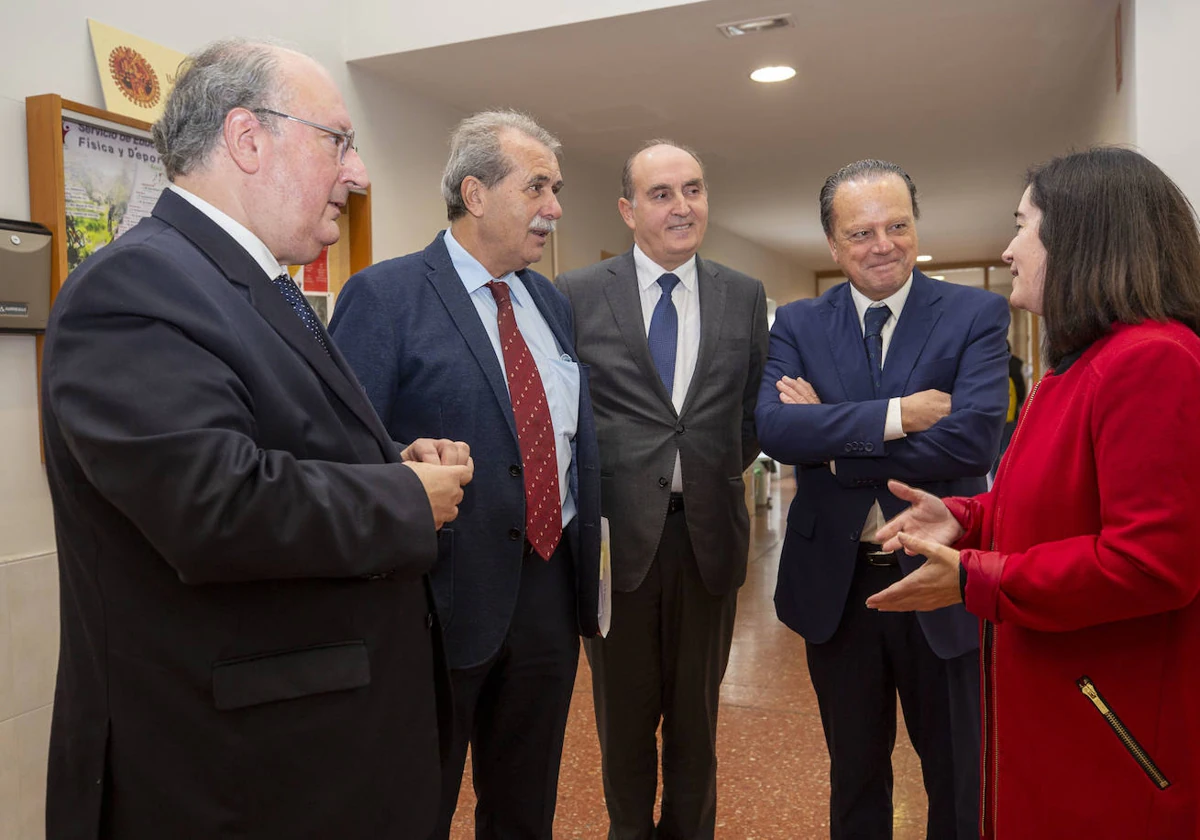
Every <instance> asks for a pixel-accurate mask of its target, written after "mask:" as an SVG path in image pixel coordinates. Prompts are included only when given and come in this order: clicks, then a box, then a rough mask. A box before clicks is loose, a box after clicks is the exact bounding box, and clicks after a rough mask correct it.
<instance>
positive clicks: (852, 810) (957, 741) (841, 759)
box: [758, 160, 1009, 840]
mask: <svg viewBox="0 0 1200 840" xmlns="http://www.w3.org/2000/svg"><path fill="white" fill-rule="evenodd" d="M820 207H821V223H822V226H823V227H824V229H825V236H826V238H827V239H828V242H829V251H830V254H831V255H832V257H833V259H834V261H835V262H836V263H837V264H838V265H839V266H840V267H841V268H842V270H843V271H844V272H845V273H846V276H847V277H848V278H849V281H850V282H848V283H843V284H841V285H838V286H835V287H834V288H832V289H830V290H829V291H828V292H826V293H825V294H824V295H822V296H821V297H819V298H816V299H812V300H800V301H796V302H794V303H790V304H787V305H786V306H782V307H780V309H779V311H778V312H777V313H776V316H775V325H774V327H773V328H772V330H771V352H770V356H769V358H768V360H767V367H766V371H765V373H764V374H763V380H762V388H761V390H760V391H759V395H758V430H759V439H760V440H761V441H762V447H763V451H764V452H766V453H767V454H768V455H770V456H771V457H773V458H775V459H776V460H778V461H782V462H783V463H785V464H795V465H796V466H797V468H798V469H797V479H796V497H795V499H794V500H793V501H792V506H791V510H790V511H789V512H788V524H787V532H786V535H785V537H784V544H783V549H782V553H781V555H780V559H779V580H778V584H777V586H776V589H775V607H776V611H777V613H778V615H779V618H780V620H781V621H783V622H784V623H785V624H786V625H787V626H788V627H790V628H792V629H793V630H795V631H796V632H797V633H799V634H800V635H801V636H803V637H804V639H805V642H806V645H805V650H806V652H807V658H808V668H809V673H810V675H811V677H812V683H813V688H814V689H815V690H816V694H817V701H818V703H819V705H820V709H821V722H822V724H823V726H824V729H825V740H826V743H827V744H828V747H829V757H830V786H831V797H830V831H831V835H832V837H833V838H834V840H850V839H851V838H853V840H863V839H864V838H868V839H869V838H890V837H891V836H892V765H891V754H892V747H893V745H894V744H895V740H896V696H897V694H899V697H900V703H901V706H902V707H903V710H904V722H905V725H906V726H907V728H908V734H909V738H910V739H911V741H912V743H913V746H914V747H915V749H916V751H917V754H918V755H919V756H920V758H921V771H922V774H923V776H924V781H925V790H926V793H927V794H928V797H929V818H928V837H929V838H930V840H950V838H958V840H966V838H970V837H975V836H976V835H977V833H978V803H979V786H978V779H979V676H978V670H979V628H978V622H977V621H976V619H975V618H974V617H973V616H971V615H969V614H967V612H966V611H965V610H964V609H963V608H962V606H961V605H958V606H951V607H948V608H946V609H944V610H941V611H939V612H936V613H932V614H929V615H916V614H912V613H908V614H903V615H883V614H880V613H878V612H876V611H873V610H868V609H867V608H866V606H865V601H866V599H867V597H868V596H869V595H873V594H875V593H876V592H879V591H880V590H882V589H885V588H887V587H888V586H890V585H891V584H893V583H895V582H896V581H898V580H900V579H901V578H902V577H903V576H904V575H905V574H908V573H909V572H911V571H912V570H913V569H914V568H916V567H917V566H918V565H919V562H918V561H917V560H914V559H911V558H907V557H905V556H904V555H903V552H894V551H890V550H889V551H884V550H882V549H881V547H880V546H879V545H878V544H877V543H876V542H875V536H874V535H875V532H876V530H877V529H878V528H879V527H880V526H881V525H882V524H883V523H884V517H885V516H887V515H895V514H896V513H898V512H899V511H900V510H901V509H902V508H903V506H904V502H903V500H901V499H899V498H897V497H896V496H895V495H893V494H892V493H891V492H889V490H888V489H887V487H886V484H885V482H886V481H887V479H888V478H894V477H897V476H899V477H903V478H904V479H906V480H907V481H910V482H912V483H914V484H915V485H917V486H920V487H922V488H924V489H925V490H927V491H929V492H930V493H933V494H935V495H947V494H952V493H960V494H961V493H977V492H982V491H983V490H985V489H986V478H985V477H986V475H987V471H988V468H989V467H990V466H991V464H992V461H993V459H994V458H995V457H996V449H997V447H998V446H999V443H1000V432H1001V428H1002V426H1003V424H1004V411H1005V406H1006V405H1007V402H1008V382H1007V360H1008V353H1007V351H1006V350H1005V347H1004V340H1005V335H1006V333H1007V330H1008V322H1009V315H1008V306H1007V304H1006V303H1005V300H1004V298H1002V297H1000V296H999V295H995V294H991V293H990V292H985V291H983V290H981V289H974V288H970V287H966V286H956V285H953V284H950V283H944V282H940V281H936V280H931V279H930V278H929V277H926V276H925V275H924V274H922V273H921V272H920V271H916V270H915V269H914V268H913V266H914V264H915V262H916V258H917V253H918V251H917V227H916V224H917V216H918V207H917V193H916V187H915V186H914V185H913V182H912V180H911V179H910V178H909V177H908V175H907V173H905V172H904V170H903V169H901V168H900V167H899V166H896V165H895V164H893V163H888V162H885V161H879V160H863V161H859V162H857V163H852V164H850V165H848V166H845V167H843V168H842V169H840V170H839V171H838V172H836V173H834V174H833V175H831V176H830V177H829V178H828V179H827V180H826V181H825V185H824V186H823V187H822V189H821V194H820Z"/></svg>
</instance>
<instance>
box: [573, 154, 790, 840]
mask: <svg viewBox="0 0 1200 840" xmlns="http://www.w3.org/2000/svg"><path fill="white" fill-rule="evenodd" d="M622 190H623V193H624V195H623V196H622V197H621V198H620V199H619V201H618V202H617V206H618V208H619V210H620V212H621V217H622V218H623V219H624V220H625V224H627V225H628V226H629V227H630V229H631V230H632V231H633V238H634V243H635V244H634V246H633V248H632V250H631V251H629V252H627V253H625V254H622V255H621V256H618V257H613V258H612V259H609V260H605V261H604V262H601V263H598V264H596V265H593V266H590V267H588V268H583V269H579V270H577V271H571V272H567V273H565V274H563V275H562V276H560V277H559V278H558V287H559V288H560V289H561V290H562V291H563V292H564V293H565V294H566V296H567V298H568V299H569V300H570V301H571V304H572V306H573V307H574V310H575V342H576V349H577V351H578V353H579V358H580V360H581V361H583V362H585V363H587V364H589V365H591V366H592V401H593V407H594V409H595V415H596V429H597V436H598V438H599V441H600V488H601V508H602V512H603V514H604V516H605V517H607V519H608V522H609V526H610V534H611V557H612V574H613V590H614V592H613V596H612V626H611V630H610V632H609V634H608V636H607V637H606V638H604V639H599V638H597V639H592V640H587V641H585V646H586V648H587V653H588V660H589V662H590V663H591V666H592V675H593V692H594V696H595V701H596V725H597V729H598V730H599V733H600V748H601V754H602V756H603V765H604V795H605V800H606V802H607V805H608V815H609V835H608V836H609V838H610V839H611V840H642V838H645V839H646V840H649V838H651V837H658V838H661V839H662V840H676V839H677V838H679V840H682V839H683V838H688V839H689V840H690V838H712V836H713V829H714V825H715V820H716V790H717V787H716V766H717V765H716V737H717V700H718V695H719V691H720V685H721V679H722V677H723V676H724V674H725V665H726V663H727V662H728V660H729V647H730V643H731V641H732V638H733V620H734V614H735V612H736V607H737V590H738V587H739V586H741V584H742V583H743V582H744V581H745V579H746V554H747V550H748V546H749V533H750V528H749V516H748V514H747V510H746V504H745V501H744V493H745V488H744V485H743V483H742V473H743V471H744V470H745V469H746V467H747V466H749V465H750V463H751V462H752V461H753V460H754V458H755V457H756V456H757V455H758V440H757V438H756V436H755V431H754V406H755V397H756V393H757V382H758V380H759V377H760V375H761V373H762V369H763V364H764V360H765V358H766V352H767V315H766V308H767V307H766V295H765V293H764V291H763V286H762V283H760V282H758V281H757V280H755V279H753V278H751V277H747V276H746V275H744V274H741V273H739V272H737V271H733V270H732V269H729V268H726V267H725V266H722V265H718V264H717V263H714V262H709V261H708V260H702V259H700V258H699V257H697V256H696V251H697V250H698V249H699V248H700V243H701V242H702V241H703V240H704V231H705V228H706V226H707V224H708V188H707V186H706V184H705V182H704V170H703V166H702V165H701V163H700V160H699V158H698V157H697V156H696V154H695V153H694V152H692V151H691V150H690V149H687V148H686V147H683V146H680V145H678V144H676V143H673V142H671V141H669V140H654V141H651V142H650V143H647V144H646V145H645V146H643V147H642V148H641V149H639V150H638V151H637V152H636V153H634V154H633V155H632V156H631V157H630V158H629V160H628V161H627V162H626V164H625V170H624V172H623V174H622ZM660 719H661V720H662V738H663V759H662V766H663V803H662V816H661V819H660V821H659V824H658V826H657V833H656V827H655V825H654V799H655V793H656V787H657V780H658V754H657V746H656V743H655V730H656V729H657V728H658V724H659V720H660Z"/></svg>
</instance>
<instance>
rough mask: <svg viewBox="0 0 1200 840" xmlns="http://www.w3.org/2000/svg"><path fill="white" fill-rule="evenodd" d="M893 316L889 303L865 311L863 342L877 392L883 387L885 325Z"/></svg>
mask: <svg viewBox="0 0 1200 840" xmlns="http://www.w3.org/2000/svg"><path fill="white" fill-rule="evenodd" d="M890 317H892V310H890V309H888V307H887V304H886V303H885V304H881V305H880V306H872V307H870V308H869V309H868V310H867V311H866V312H865V313H863V342H864V343H865V344H866V345H867V361H868V362H869V363H870V368H871V381H872V382H873V383H874V384H875V393H876V394H878V393H879V389H880V388H881V387H883V325H884V324H886V323H887V319H888V318H890Z"/></svg>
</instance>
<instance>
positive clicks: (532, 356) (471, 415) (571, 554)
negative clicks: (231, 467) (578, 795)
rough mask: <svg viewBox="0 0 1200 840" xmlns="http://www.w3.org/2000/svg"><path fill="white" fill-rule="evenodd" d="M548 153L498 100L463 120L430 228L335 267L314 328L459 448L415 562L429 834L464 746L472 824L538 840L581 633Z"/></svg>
mask: <svg viewBox="0 0 1200 840" xmlns="http://www.w3.org/2000/svg"><path fill="white" fill-rule="evenodd" d="M560 149H561V147H560V144H559V142H558V140H557V138H555V137H554V136H553V135H551V134H550V133H549V132H548V131H546V130H545V129H544V128H542V127H541V126H540V125H538V124H537V123H536V122H534V121H533V120H532V119H530V118H529V117H528V116H526V115H525V114H521V113H518V112H516V111H484V112H481V113H478V114H474V115H472V116H470V117H468V118H467V119H465V120H463V121H462V122H461V123H460V124H459V125H458V127H457V128H456V129H455V131H454V134H453V135H452V137H451V140H450V156H449V159H448V160H447V163H446V168H445V172H444V173H443V177H442V197H443V198H444V199H445V202H446V215H447V217H448V219H449V221H450V226H449V228H448V229H447V230H444V231H440V232H439V233H438V234H437V236H436V237H434V240H433V242H431V243H430V244H429V245H428V247H426V248H425V249H424V250H423V251H418V252H416V253H414V254H409V255H408V256H405V257H400V258H398V259H394V260H387V261H385V262H382V263H379V264H377V265H374V266H371V267H370V268H368V269H366V270H365V271H362V272H359V273H358V274H356V275H355V276H354V277H351V278H350V280H349V282H348V283H347V284H346V286H345V288H344V289H343V290H342V293H341V296H340V299H339V300H338V304H337V308H336V310H335V311H334V315H333V322H332V324H331V325H330V331H331V332H332V333H333V337H334V340H335V341H336V342H337V344H338V346H339V347H340V348H341V349H342V351H343V352H344V353H345V354H346V358H347V359H348V360H349V362H350V364H351V366H352V367H353V368H354V369H355V370H356V371H357V372H358V376H359V379H361V380H362V383H363V387H365V388H366V390H367V395H368V396H369V397H370V398H371V402H372V403H373V404H374V406H375V408H376V409H377V410H378V411H379V416H380V417H382V418H383V422H384V424H385V425H386V426H387V428H388V431H389V433H390V434H391V435H392V436H393V437H395V436H397V435H399V436H401V438H402V437H403V436H404V435H408V434H412V433H413V432H412V430H414V429H436V430H437V433H438V434H439V435H443V436H448V437H453V438H455V439H461V440H464V441H466V442H467V443H468V444H470V446H471V451H472V452H474V453H475V481H474V482H473V483H472V485H471V486H470V488H468V490H467V494H466V497H465V498H464V499H463V503H462V505H461V507H460V511H461V515H460V516H459V518H458V520H457V521H456V522H455V523H454V525H453V527H451V528H445V529H443V530H442V532H441V533H440V534H439V535H438V563H437V566H436V567H435V568H434V570H433V574H432V579H433V591H434V595H435V597H436V598H437V604H438V614H439V616H440V617H441V620H442V622H443V624H444V626H445V632H446V648H447V653H448V654H449V658H450V668H451V671H450V677H451V682H452V684H453V687H454V721H455V726H454V737H453V741H452V744H451V752H450V758H449V760H448V761H447V762H446V765H445V767H444V768H443V771H442V801H441V807H440V816H439V822H438V829H437V832H436V834H435V835H434V837H435V838H440V839H441V840H446V838H448V837H449V836H450V827H451V823H452V820H453V817H454V811H455V808H456V807H457V804H458V797H459V787H460V785H461V784H462V776H463V771H464V767H465V764H466V759H467V747H468V745H469V746H470V751H471V772H472V776H473V783H474V787H475V794H476V803H477V804H476V807H475V834H474V836H475V837H476V838H477V840H508V838H522V840H551V836H552V829H553V822H554V808H555V799H556V796H557V793H558V769H559V763H560V760H561V758H562V749H563V737H564V732H565V730H566V725H567V711H568V709H569V707H570V703H571V694H572V692H573V690H574V687H575V672H576V670H577V669H578V667H579V636H580V634H581V633H582V634H583V635H585V636H590V635H593V634H595V633H596V631H597V629H598V628H597V617H598V608H597V597H598V594H597V593H598V588H599V577H600V573H599V563H600V475H599V469H598V468H599V463H598V462H599V455H598V453H597V450H596V432H595V423H594V421H593V419H592V408H591V401H590V398H589V392H588V387H587V369H586V368H585V367H584V366H583V365H581V364H579V358H578V356H576V355H575V347H574V340H573V336H572V328H571V309H570V307H569V306H568V304H567V301H566V298H564V297H563V296H562V294H561V293H560V292H559V291H558V290H556V289H555V288H554V286H553V285H552V284H551V283H550V281H549V280H548V279H547V278H545V277H543V276H542V275H540V274H538V273H537V272H536V271H533V270H532V269H530V267H529V266H530V265H532V264H533V263H535V262H537V261H539V260H540V259H541V258H542V254H543V253H544V251H545V247H546V240H547V238H548V237H549V235H550V234H551V233H552V232H553V230H554V227H555V224H556V222H557V221H558V219H559V218H560V217H561V216H562V207H561V205H559V203H558V191H559V190H560V189H561V188H562V186H563V178H562V174H561V172H560V170H559V155H560ZM414 836H415V835H414ZM419 840H425V837H424V836H422V837H421V838H419Z"/></svg>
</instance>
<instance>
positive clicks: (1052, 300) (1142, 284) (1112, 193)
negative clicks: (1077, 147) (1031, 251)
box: [1026, 147, 1200, 365]
mask: <svg viewBox="0 0 1200 840" xmlns="http://www.w3.org/2000/svg"><path fill="white" fill-rule="evenodd" d="M1026 184H1027V185H1028V186H1029V188H1030V193H1029V199H1030V201H1032V202H1033V204H1034V205H1035V206H1036V207H1037V208H1038V209H1039V210H1041V211H1042V219H1041V223H1040V226H1039V228H1038V237H1039V238H1040V239H1041V241H1042V244H1043V245H1044V246H1045V247H1046V275H1045V283H1044V286H1043V291H1042V315H1043V316H1044V318H1045V323H1046V339H1045V343H1046V358H1047V361H1048V362H1049V363H1050V364H1051V365H1057V364H1058V363H1059V362H1061V361H1062V359H1063V357H1065V356H1067V355H1068V354H1071V353H1074V352H1076V351H1079V350H1083V349H1084V348H1086V347H1087V346H1088V345H1089V344H1091V343H1092V342H1094V341H1096V340H1097V339H1099V338H1101V337H1102V336H1103V335H1104V334H1106V333H1107V332H1108V331H1109V330H1110V329H1112V326H1113V325H1114V324H1117V323H1122V324H1136V323H1138V322H1139V321H1144V320H1148V319H1153V320H1155V321H1165V320H1167V319H1172V318H1173V319H1175V320H1177V321H1180V322H1182V323H1183V324H1185V325H1186V326H1187V327H1188V328H1189V329H1191V330H1192V331H1193V332H1200V232H1198V231H1197V228H1196V213H1195V211H1194V210H1193V209H1192V206H1191V204H1190V203H1189V202H1188V200H1187V197H1186V196H1184V194H1183V192H1182V191H1181V190H1180V189H1179V187H1178V186H1176V185H1175V183H1174V182H1173V181H1172V180H1171V179H1170V178H1168V177H1167V176H1166V174H1165V173H1164V172H1163V171H1162V170H1161V169H1159V168H1158V167H1157V166H1155V165H1154V164H1153V163H1151V162H1150V161H1149V160H1148V159H1146V158H1145V157H1144V156H1142V155H1140V154H1138V153H1137V152H1134V151H1131V150H1129V149H1121V148H1115V147H1099V148H1094V149H1091V150H1089V151H1086V152H1076V153H1074V154H1068V155H1065V156H1062V157H1057V158H1055V159H1053V160H1051V161H1050V162H1049V163H1045V164H1042V165H1040V166H1036V167H1034V168H1033V169H1031V170H1030V171H1029V173H1028V175H1027V177H1026Z"/></svg>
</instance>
